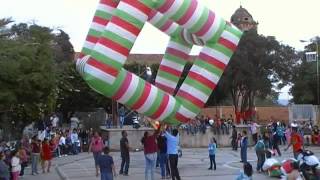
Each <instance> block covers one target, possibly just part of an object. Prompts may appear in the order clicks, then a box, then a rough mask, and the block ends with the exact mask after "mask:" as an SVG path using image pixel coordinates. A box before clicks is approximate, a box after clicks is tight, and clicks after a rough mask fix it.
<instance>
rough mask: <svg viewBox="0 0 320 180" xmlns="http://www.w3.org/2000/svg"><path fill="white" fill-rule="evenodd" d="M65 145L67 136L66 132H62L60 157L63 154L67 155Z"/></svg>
mask: <svg viewBox="0 0 320 180" xmlns="http://www.w3.org/2000/svg"><path fill="white" fill-rule="evenodd" d="M65 145H66V138H65V137H64V134H61V137H60V139H59V148H58V154H59V157H61V155H66V154H65V152H66V151H65Z"/></svg>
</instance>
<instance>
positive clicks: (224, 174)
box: [24, 147, 320, 180]
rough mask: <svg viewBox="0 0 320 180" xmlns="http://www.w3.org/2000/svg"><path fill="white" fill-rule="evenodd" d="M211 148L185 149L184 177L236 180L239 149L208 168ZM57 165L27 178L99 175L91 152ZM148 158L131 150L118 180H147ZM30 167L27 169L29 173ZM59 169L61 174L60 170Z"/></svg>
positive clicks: (77, 179)
mask: <svg viewBox="0 0 320 180" xmlns="http://www.w3.org/2000/svg"><path fill="white" fill-rule="evenodd" d="M281 149H284V147H281ZM309 149H310V150H312V151H314V152H315V153H316V154H317V156H318V157H320V148H319V147H312V148H309ZM207 154H208V153H207V150H206V149H205V148H202V149H183V157H182V158H180V159H179V166H178V167H179V171H180V175H181V177H182V179H183V180H195V179H197V180H209V179H223V180H233V179H235V177H236V175H237V174H238V173H239V170H240V168H241V167H242V164H241V163H240V162H239V161H240V157H239V152H234V151H231V150H230V148H219V149H218V152H217V155H216V162H217V170H216V171H209V170H207V168H208V166H209V159H208V155H207ZM291 154H292V152H291V150H289V151H288V152H283V156H282V157H277V158H278V159H279V160H283V159H286V158H288V157H291ZM111 155H112V156H113V157H114V161H115V163H116V168H117V171H118V170H119V166H120V161H121V159H120V157H119V153H118V152H113V153H111ZM248 157H249V158H248V159H249V161H251V162H252V164H253V167H254V168H255V166H256V156H255V153H254V151H253V148H252V149H249V151H248ZM53 163H54V166H56V169H54V168H53V170H52V172H51V173H49V174H44V175H39V176H30V175H27V176H25V177H24V179H26V180H38V179H39V180H40V179H45V180H59V179H63V178H64V179H68V180H97V179H98V178H96V177H95V176H94V175H95V169H94V164H93V158H92V156H91V155H88V153H82V154H80V155H77V156H68V157H64V158H58V159H56V160H54V162H53ZM144 167H145V163H144V157H143V152H134V153H131V164H130V169H129V176H128V177H124V176H118V177H117V178H116V179H118V180H127V179H128V180H129V179H130V180H143V179H144ZM29 171H30V169H27V173H29ZM58 172H59V173H58ZM253 178H254V179H259V180H265V179H270V178H268V177H266V176H265V175H264V174H257V173H255V174H254V176H253ZM156 179H160V169H159V168H157V169H156Z"/></svg>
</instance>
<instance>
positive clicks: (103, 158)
mask: <svg viewBox="0 0 320 180" xmlns="http://www.w3.org/2000/svg"><path fill="white" fill-rule="evenodd" d="M109 151H110V150H109V148H108V147H104V148H103V153H104V154H103V155H100V156H99V157H98V160H97V161H98V162H97V167H98V168H97V169H96V176H97V177H98V176H99V171H98V169H100V174H101V180H113V176H116V175H117V174H116V169H115V167H114V163H113V158H112V157H111V156H110V155H109Z"/></svg>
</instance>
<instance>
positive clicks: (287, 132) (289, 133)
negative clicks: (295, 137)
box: [284, 126, 291, 143]
mask: <svg viewBox="0 0 320 180" xmlns="http://www.w3.org/2000/svg"><path fill="white" fill-rule="evenodd" d="M284 135H285V136H286V140H287V142H288V143H290V139H291V127H290V126H288V128H287V129H286V131H285V132H284Z"/></svg>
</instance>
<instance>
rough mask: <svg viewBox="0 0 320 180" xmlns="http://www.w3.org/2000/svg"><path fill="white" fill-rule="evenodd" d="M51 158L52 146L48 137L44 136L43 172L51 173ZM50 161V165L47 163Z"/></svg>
mask: <svg viewBox="0 0 320 180" xmlns="http://www.w3.org/2000/svg"><path fill="white" fill-rule="evenodd" d="M51 159H52V153H51V148H50V145H49V142H48V139H47V138H44V140H43V143H42V148H41V160H42V161H41V162H42V172H43V173H46V170H47V172H48V173H49V172H50V167H51ZM47 163H48V165H47Z"/></svg>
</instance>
